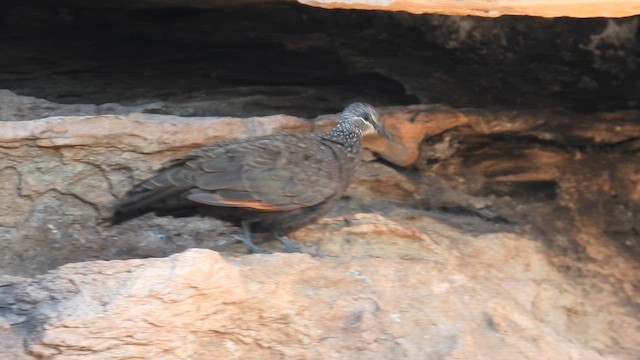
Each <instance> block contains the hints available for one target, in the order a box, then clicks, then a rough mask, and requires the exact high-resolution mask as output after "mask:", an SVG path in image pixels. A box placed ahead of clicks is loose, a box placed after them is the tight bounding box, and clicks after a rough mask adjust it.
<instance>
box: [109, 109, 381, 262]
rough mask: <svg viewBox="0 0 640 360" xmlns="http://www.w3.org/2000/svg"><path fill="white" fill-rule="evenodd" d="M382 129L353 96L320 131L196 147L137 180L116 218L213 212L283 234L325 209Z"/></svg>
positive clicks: (373, 113) (247, 227)
mask: <svg viewBox="0 0 640 360" xmlns="http://www.w3.org/2000/svg"><path fill="white" fill-rule="evenodd" d="M377 132H378V133H383V134H385V135H387V136H388V134H387V132H386V130H385V129H384V127H383V126H382V124H381V123H380V122H379V120H378V114H377V112H376V111H375V109H374V108H373V107H372V106H371V105H368V104H363V103H354V104H351V105H349V106H348V107H347V108H346V109H345V110H344V111H343V112H342V114H341V115H340V121H339V123H338V125H336V127H334V128H333V129H332V130H331V131H329V132H327V133H324V134H316V133H305V134H300V133H282V134H276V135H267V136H260V137H254V138H249V139H241V140H230V141H223V142H220V143H217V144H214V145H212V146H208V147H204V148H201V149H199V150H196V151H195V152H193V153H192V154H190V155H188V156H186V157H184V158H182V159H178V160H176V161H174V162H172V163H171V164H169V166H167V167H165V168H164V169H162V170H160V171H159V172H158V173H157V174H156V175H155V176H153V177H151V178H149V179H147V180H145V181H143V182H141V183H139V184H138V185H136V186H135V187H134V188H133V189H132V190H130V191H129V192H128V193H127V194H126V196H125V197H124V198H123V199H122V200H121V201H120V202H119V203H118V204H117V205H116V208H115V212H114V216H113V218H112V222H113V223H120V222H123V221H126V220H128V219H131V218H134V217H137V216H139V215H142V214H144V213H147V212H155V213H156V214H157V215H161V216H162V215H171V216H191V215H203V216H213V217H216V218H219V219H222V220H227V221H232V222H235V223H236V224H239V225H242V227H243V228H244V230H245V238H244V239H243V241H244V242H245V243H246V244H247V246H248V247H249V249H250V250H252V251H256V252H262V251H263V250H262V249H261V248H259V247H257V246H256V245H254V244H253V242H252V241H251V231H252V230H253V231H265V230H266V231H270V232H272V233H273V234H274V235H276V237H278V239H280V240H281V241H282V242H283V243H284V244H285V245H286V246H287V248H288V250H293V247H294V245H293V244H292V243H291V242H290V241H289V240H288V239H287V238H286V237H285V236H284V234H286V233H287V232H289V231H292V230H295V229H298V228H300V227H302V226H305V225H307V224H309V223H311V222H313V221H315V220H317V219H318V218H319V217H321V216H323V215H324V214H325V213H326V212H328V211H329V210H330V209H331V207H332V206H333V205H334V204H335V202H336V201H337V200H338V199H339V198H340V196H342V194H343V193H344V191H345V190H346V188H347V186H348V185H349V183H350V181H351V179H352V177H353V174H354V172H355V170H356V169H357V167H358V164H359V162H360V153H361V149H362V138H363V136H364V135H366V134H370V133H377Z"/></svg>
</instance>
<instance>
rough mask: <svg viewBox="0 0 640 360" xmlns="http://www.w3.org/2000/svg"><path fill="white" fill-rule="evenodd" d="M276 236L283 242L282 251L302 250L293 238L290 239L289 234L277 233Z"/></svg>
mask: <svg viewBox="0 0 640 360" xmlns="http://www.w3.org/2000/svg"><path fill="white" fill-rule="evenodd" d="M275 236H276V239H278V240H279V241H280V242H281V243H282V245H284V248H283V249H282V252H286V253H298V252H302V250H300V248H299V247H298V245H296V244H295V243H294V242H293V241H292V240H291V239H289V237H288V236H285V235H277V234H276V235H275Z"/></svg>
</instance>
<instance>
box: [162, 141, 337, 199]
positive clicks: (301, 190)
mask: <svg viewBox="0 0 640 360" xmlns="http://www.w3.org/2000/svg"><path fill="white" fill-rule="evenodd" d="M199 155H200V159H199V160H197V163H193V162H191V163H190V162H189V161H187V162H185V163H184V165H182V166H181V167H184V166H190V167H194V166H196V167H197V169H198V171H197V174H196V177H195V178H190V179H188V180H187V181H189V182H193V184H194V185H195V186H194V187H193V188H192V189H191V190H190V194H189V195H187V198H188V199H189V200H191V201H193V202H196V203H200V204H204V205H211V206H223V207H240V208H248V209H254V210H260V211H287V210H294V209H298V208H303V207H309V206H313V205H316V204H319V203H321V202H322V201H324V200H326V199H328V198H330V197H332V196H335V195H336V194H337V193H338V192H339V189H340V187H341V183H340V170H339V164H338V162H337V159H336V157H335V154H334V152H333V150H331V149H330V148H329V147H327V146H325V145H323V144H322V143H321V142H320V141H318V139H317V138H315V137H313V136H308V135H307V136H305V135H294V134H284V135H282V136H275V137H268V138H263V139H260V140H258V141H248V142H239V143H233V144H229V145H226V146H216V147H212V148H205V149H203V150H201V151H200V152H199ZM169 170H171V169H169ZM171 175H172V174H168V176H170V177H171ZM173 181H174V182H179V180H177V179H174V180H173Z"/></svg>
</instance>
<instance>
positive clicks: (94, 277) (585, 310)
mask: <svg viewBox="0 0 640 360" xmlns="http://www.w3.org/2000/svg"><path fill="white" fill-rule="evenodd" d="M424 215H425V214H424V213H419V212H418V213H416V212H411V211H410V212H407V211H406V210H405V211H400V210H399V211H396V212H395V213H394V214H391V215H390V216H388V217H382V216H380V215H375V214H370V213H360V214H354V215H353V216H352V220H351V225H347V226H344V225H343V226H342V227H341V228H340V226H339V225H337V224H338V223H336V222H333V221H332V220H331V219H327V220H325V222H324V223H323V224H319V225H315V226H312V227H311V228H306V229H304V230H302V232H301V233H300V234H298V235H302V234H304V237H305V239H307V240H310V241H309V242H305V246H312V247H317V249H318V252H319V253H321V254H322V255H320V256H315V257H311V256H309V255H307V254H274V255H252V256H241V257H236V256H221V255H220V254H219V253H216V252H213V251H210V250H195V249H194V250H189V251H187V252H184V253H182V254H177V255H173V256H171V257H169V258H164V259H147V260H127V261H109V262H105V261H96V262H88V263H77V264H69V265H65V266H63V267H61V268H59V269H57V270H55V271H52V272H50V273H48V274H46V275H42V276H39V277H37V278H35V279H29V280H17V279H8V280H6V281H5V282H4V283H3V284H4V286H2V287H0V309H1V310H2V313H1V314H2V315H1V316H0V319H2V318H4V322H5V324H9V329H8V330H7V329H6V328H7V326H6V325H5V330H4V335H3V336H4V338H6V337H7V336H13V337H14V338H15V337H17V338H20V339H23V340H24V341H25V344H26V345H25V347H26V348H25V351H26V352H27V353H28V354H29V356H26V355H24V354H20V353H16V354H17V355H16V356H18V355H21V356H23V357H22V358H31V356H33V357H37V358H47V359H76V358H77V359H129V358H154V359H211V358H225V359H247V358H249V359H258V358H278V357H287V358H294V359H297V358H322V359H345V358H355V359H368V358H394V359H423V358H464V359H470V358H475V359H477V358H492V359H524V358H532V357H533V358H544V359H568V358H573V359H605V358H607V359H614V358H615V359H633V357H634V356H635V355H634V354H637V350H638V345H639V344H638V341H637V339H638V330H637V329H638V325H640V324H638V319H637V317H634V315H633V313H632V312H630V309H627V308H625V307H624V305H623V304H620V303H617V302H615V301H612V300H613V299H614V297H613V295H612V294H609V293H598V294H590V298H589V300H588V301H585V297H584V294H583V293H582V288H581V287H580V286H578V285H576V284H573V283H572V282H571V281H570V280H569V279H567V278H566V277H564V276H563V275H562V274H560V273H559V272H558V271H557V270H556V269H555V268H554V267H553V266H552V265H551V264H550V263H549V261H548V260H547V254H546V252H545V251H544V247H543V246H541V245H540V244H539V243H537V242H534V241H531V240H527V239H526V238H522V237H519V236H516V235H511V234H507V233H492V234H487V235H481V236H469V235H465V234H463V233H460V232H457V231H456V230H455V229H453V228H451V227H449V226H446V225H444V224H443V223H441V222H438V221H436V220H434V219H432V218H430V217H425V216H424ZM332 223H333V224H335V225H331V224H332ZM327 226H329V227H333V226H337V228H340V229H339V230H338V231H337V232H332V236H331V237H330V238H329V237H327V236H326V227H327ZM337 228H336V229H337ZM316 242H317V243H316ZM605 303H606V305H607V307H606V311H603V308H601V307H599V305H603V304H605ZM585 321H587V322H588V323H589V327H596V328H597V329H598V331H584V330H586V329H585V328H583V327H582V326H584V325H585ZM21 329H31V331H30V332H28V333H25V332H22V330H21ZM0 334H3V333H0ZM2 338H3V337H2V336H0V339H2ZM613 339H615V342H616V344H617V345H615V344H614V343H612V341H614V340H613ZM16 358H19V357H16Z"/></svg>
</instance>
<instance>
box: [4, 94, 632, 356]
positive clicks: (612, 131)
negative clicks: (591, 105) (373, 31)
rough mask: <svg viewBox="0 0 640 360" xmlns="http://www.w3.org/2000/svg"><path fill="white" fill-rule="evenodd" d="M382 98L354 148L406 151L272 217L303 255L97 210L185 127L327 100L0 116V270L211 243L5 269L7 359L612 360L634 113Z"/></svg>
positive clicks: (623, 299) (213, 229) (254, 130)
mask: <svg viewBox="0 0 640 360" xmlns="http://www.w3.org/2000/svg"><path fill="white" fill-rule="evenodd" d="M381 113H382V119H383V121H384V122H385V124H386V126H387V127H388V129H389V130H390V131H391V132H392V133H393V134H394V139H393V141H392V142H386V141H384V140H381V139H373V140H372V141H369V142H367V144H366V147H367V148H368V149H370V150H372V151H374V152H375V153H378V154H379V156H380V157H382V158H384V159H386V160H387V161H388V162H390V163H391V164H395V165H396V166H411V168H409V169H405V170H402V169H401V168H400V167H398V168H397V169H395V170H394V169H393V168H391V167H390V166H387V165H383V164H381V163H377V162H367V163H365V164H364V166H363V167H362V169H361V170H360V172H359V174H358V176H357V179H356V180H355V182H354V184H353V186H352V187H351V188H350V190H349V196H350V198H349V199H345V200H344V201H343V202H342V203H341V204H340V206H339V207H338V208H337V209H336V210H335V211H333V212H332V213H331V214H330V215H329V217H328V218H326V219H324V220H323V221H321V222H320V223H319V224H316V225H314V226H311V227H308V228H305V229H302V230H300V231H298V232H296V233H294V234H293V237H294V238H296V240H297V241H298V242H299V243H301V245H302V246H303V249H304V250H305V251H306V252H307V253H309V254H313V255H315V257H310V256H309V255H295V254H294V255H291V254H289V255H284V254H280V255H267V256H244V255H241V254H243V253H244V250H243V248H242V246H241V245H239V244H236V242H237V241H236V240H235V239H234V235H237V234H238V233H239V230H238V229H236V228H233V227H229V226H228V225H227V224H225V223H223V222H219V221H215V220H210V219H170V218H156V217H154V216H153V215H148V216H145V217H143V218H140V219H136V220H134V221H131V222H129V223H126V224H123V225H121V226H117V227H105V226H104V225H101V224H100V222H99V220H100V218H101V217H104V216H105V215H107V214H108V213H109V207H110V204H111V203H112V202H113V200H114V199H115V198H116V197H117V196H120V195H122V194H123V193H124V191H126V190H127V189H128V188H129V187H130V186H131V184H132V183H133V182H134V181H136V180H137V179H140V178H143V177H145V176H146V175H147V174H149V173H150V172H152V171H153V170H154V169H157V168H158V167H159V166H161V164H162V163H163V162H165V161H166V160H168V159H170V158H174V157H176V156H179V155H181V154H184V153H186V152H188V151H189V150H190V149H192V148H194V147H197V146H201V145H203V144H206V143H210V142H213V141H218V140H221V139H224V138H228V137H238V136H251V135H258V134H263V133H268V132H272V131H280V130H290V131H308V130H310V129H311V128H312V127H315V128H316V129H321V128H324V127H329V126H331V125H332V124H333V122H334V121H335V116H325V117H321V118H318V119H316V120H315V121H314V122H312V123H311V122H307V121H304V120H302V119H299V118H295V117H290V116H272V117H266V118H250V119H238V118H180V117H176V116H161V115H150V114H132V115H128V116H105V115H103V116H89V117H54V118H48V119H42V120H35V121H19V122H0V134H1V136H2V139H1V141H0V150H1V154H2V156H1V157H0V168H1V169H2V170H0V176H1V181H0V184H1V185H0V194H1V196H2V199H3V201H4V203H5V204H6V206H5V207H3V209H2V212H0V223H1V224H2V226H0V231H1V233H2V237H1V238H0V246H1V251H0V267H1V269H2V273H4V274H11V275H21V276H25V275H35V274H39V273H42V272H43V271H45V270H48V269H53V268H55V267H57V266H60V265H63V264H65V263H68V262H77V261H86V260H94V259H129V258H135V257H150V256H167V255H170V254H173V253H177V252H180V251H183V250H185V249H187V248H192V247H204V248H209V249H216V250H219V251H221V253H220V254H222V255H220V254H218V253H215V252H211V251H208V250H199V251H189V252H186V253H184V254H182V255H176V256H174V257H171V258H168V259H155V260H152V259H149V260H130V261H115V262H89V263H80V264H72V265H65V266H64V267H62V268H60V269H57V270H54V271H53V272H51V273H48V274H46V275H41V276H37V277H36V278H34V279H21V278H16V277H4V278H3V280H2V282H0V315H1V318H0V319H1V321H0V325H1V326H0V331H2V332H0V334H1V336H0V344H7V346H6V348H7V349H9V350H7V351H11V354H13V355H11V356H14V358H18V359H22V358H30V357H42V358H51V359H73V358H74V357H77V358H89V359H90V358H96V359H128V358H136V357H146V358H149V357H153V358H161V359H162V358H166V359H174V358H184V359H205V358H211V357H224V358H265V357H279V356H286V357H292V358H336V359H337V358H345V357H347V358H353V357H355V358H358V357H360V358H371V357H374V356H376V355H375V354H380V356H382V357H383V358H423V355H425V354H427V355H428V356H430V357H433V358H438V357H459V358H478V357H486V358H504V359H514V358H539V357H540V356H541V357H542V358H550V359H554V358H558V359H564V358H571V357H573V358H577V359H600V358H614V359H633V356H635V354H637V352H638V351H639V350H640V344H639V343H638V339H639V338H640V333H639V331H638V328H639V326H640V323H639V318H638V316H637V314H638V308H639V304H638V301H637V299H638V295H639V293H638V289H639V284H640V281H639V279H638V274H640V271H638V270H639V267H638V264H639V263H638V253H639V250H638V248H639V246H638V245H639V243H638V227H637V226H638V224H640V221H639V220H638V219H639V218H638V216H639V214H640V211H639V209H640V205H639V204H640V199H638V197H637V194H638V193H639V192H638V177H637V174H638V173H640V171H639V169H638V168H637V166H638V164H639V163H640V159H638V157H639V147H638V146H639V145H638V144H639V143H638V139H639V138H640V125H638V123H637V121H636V119H637V117H638V113H637V112H618V113H611V114H607V113H603V114H597V115H579V114H575V113H567V112H558V111H531V112H523V111H520V112H506V111H505V112H488V111H486V110H471V109H469V110H453V109H451V108H447V107H441V106H426V105H421V106H413V107H408V108H386V109H385V108H383V109H381ZM368 159H369V160H371V159H374V157H373V156H368ZM424 209H431V210H438V209H439V210H445V212H442V211H440V212H433V211H431V212H427V211H425V210H424ZM447 224H448V225H447ZM517 234H520V235H517ZM271 245H272V244H266V246H267V248H269V246H271ZM123 324H126V325H123ZM23 343H24V344H26V345H25V347H24V348H23V347H22V346H20V345H16V344H23Z"/></svg>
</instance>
